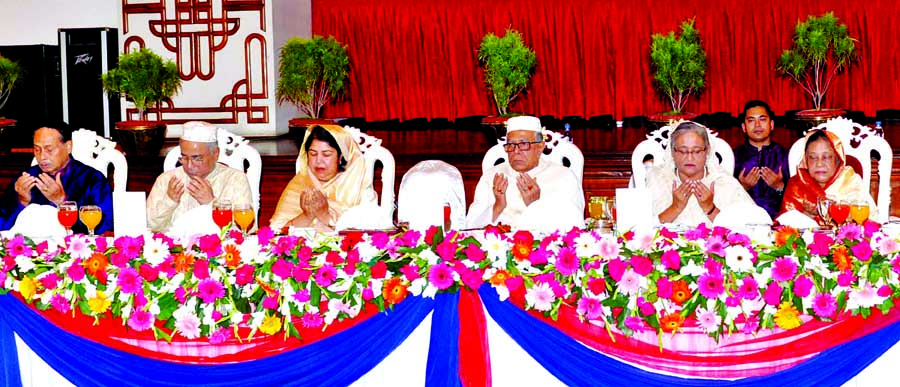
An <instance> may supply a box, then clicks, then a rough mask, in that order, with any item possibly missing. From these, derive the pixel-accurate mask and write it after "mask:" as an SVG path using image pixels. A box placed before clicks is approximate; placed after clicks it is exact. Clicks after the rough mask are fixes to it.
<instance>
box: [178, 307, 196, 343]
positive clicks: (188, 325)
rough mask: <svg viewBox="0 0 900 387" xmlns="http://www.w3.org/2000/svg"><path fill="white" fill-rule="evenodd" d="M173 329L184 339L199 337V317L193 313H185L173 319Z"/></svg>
mask: <svg viewBox="0 0 900 387" xmlns="http://www.w3.org/2000/svg"><path fill="white" fill-rule="evenodd" d="M175 330H176V331H178V333H180V334H181V335H182V336H184V337H185V338H186V339H196V338H198V337H200V319H199V318H198V317H197V316H196V315H194V314H193V313H189V314H185V315H183V316H181V318H179V319H177V320H175Z"/></svg>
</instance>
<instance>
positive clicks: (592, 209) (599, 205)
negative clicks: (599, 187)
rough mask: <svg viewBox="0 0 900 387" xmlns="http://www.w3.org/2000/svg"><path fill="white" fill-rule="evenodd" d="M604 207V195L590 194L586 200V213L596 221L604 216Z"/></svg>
mask: <svg viewBox="0 0 900 387" xmlns="http://www.w3.org/2000/svg"><path fill="white" fill-rule="evenodd" d="M605 207H606V196H591V197H590V199H589V201H588V213H589V214H590V215H591V218H593V219H594V220H596V221H600V220H601V219H603V217H604V212H605Z"/></svg>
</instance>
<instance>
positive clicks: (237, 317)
mask: <svg viewBox="0 0 900 387" xmlns="http://www.w3.org/2000/svg"><path fill="white" fill-rule="evenodd" d="M243 321H244V314H243V313H241V312H234V314H233V315H231V325H238V324H240V323H241V322H243Z"/></svg>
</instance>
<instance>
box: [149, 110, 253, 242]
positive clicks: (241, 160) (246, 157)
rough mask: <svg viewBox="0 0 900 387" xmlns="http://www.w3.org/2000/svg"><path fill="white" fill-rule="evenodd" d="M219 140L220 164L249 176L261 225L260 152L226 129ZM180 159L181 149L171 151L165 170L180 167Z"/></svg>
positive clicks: (164, 162) (220, 130) (220, 133)
mask: <svg viewBox="0 0 900 387" xmlns="http://www.w3.org/2000/svg"><path fill="white" fill-rule="evenodd" d="M218 140H219V162H220V163H222V164H225V165H227V166H229V167H232V168H234V169H237V170H239V171H244V172H245V173H246V174H247V180H248V181H249V183H250V192H251V196H252V197H251V201H252V203H250V204H251V205H253V210H254V212H255V213H256V221H257V222H256V224H259V180H260V177H261V175H262V159H261V158H260V157H259V151H257V150H256V148H253V146H251V145H250V141H247V139H245V138H243V137H241V136H238V135H236V134H233V133H231V132H229V131H227V130H225V129H221V128H220V129H219V132H218ZM180 157H181V147H179V146H176V147H173V148H172V149H170V150H169V152H168V153H166V159H165V161H163V170H164V171H170V170H173V169H175V168H176V167H178V165H179V163H178V158H180ZM245 165H246V166H245Z"/></svg>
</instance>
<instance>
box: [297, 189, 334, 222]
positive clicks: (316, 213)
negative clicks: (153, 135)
mask: <svg viewBox="0 0 900 387" xmlns="http://www.w3.org/2000/svg"><path fill="white" fill-rule="evenodd" d="M300 209H301V210H302V211H303V212H302V213H301V214H300V215H298V216H297V217H296V218H294V219H293V220H292V221H291V225H292V226H294V227H309V226H312V225H314V224H315V225H316V226H317V227H316V228H320V229H326V230H328V229H330V228H331V226H330V225H329V223H330V222H331V213H330V212H329V210H328V198H327V197H325V194H324V193H322V191H319V190H317V189H314V188H306V189H304V190H303V191H301V192H300ZM316 221H318V222H316Z"/></svg>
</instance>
